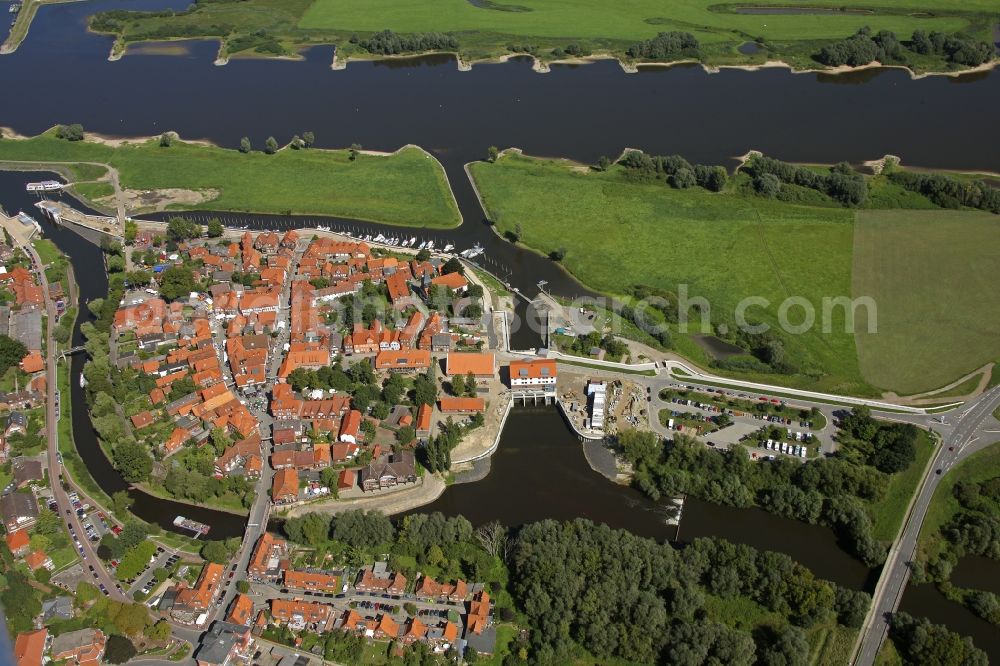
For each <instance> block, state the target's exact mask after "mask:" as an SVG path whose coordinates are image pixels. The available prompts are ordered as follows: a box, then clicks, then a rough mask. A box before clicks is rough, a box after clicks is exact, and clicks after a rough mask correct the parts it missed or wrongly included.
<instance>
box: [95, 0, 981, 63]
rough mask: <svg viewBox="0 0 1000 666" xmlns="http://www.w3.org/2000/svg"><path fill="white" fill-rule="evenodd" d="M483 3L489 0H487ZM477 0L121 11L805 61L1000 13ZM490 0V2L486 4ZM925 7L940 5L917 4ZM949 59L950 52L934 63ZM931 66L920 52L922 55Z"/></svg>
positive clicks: (971, 26) (175, 22)
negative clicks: (641, 45) (868, 36)
mask: <svg viewBox="0 0 1000 666" xmlns="http://www.w3.org/2000/svg"><path fill="white" fill-rule="evenodd" d="M476 4H479V5H480V6H476ZM476 4H473V3H472V2H470V1H469V0H439V1H438V2H433V3H428V2H423V1H421V0H244V1H243V2H212V3H201V4H200V5H199V6H198V8H197V9H196V10H195V11H193V12H187V13H184V12H180V13H178V14H176V15H173V16H148V17H144V18H135V17H133V18H130V19H129V20H127V21H120V22H118V24H117V26H116V27H115V28H114V30H116V31H117V32H118V33H119V35H120V36H121V37H122V38H123V39H122V41H123V42H126V43H127V42H135V41H142V40H153V39H164V38H170V37H179V38H184V37H217V38H219V39H221V40H223V42H224V44H223V49H222V51H223V53H224V54H227V53H230V52H252V53H255V54H258V55H282V54H283V55H288V54H291V53H294V52H295V49H296V47H298V46H302V45H309V44H316V43H337V44H338V47H339V48H338V55H339V56H341V57H342V56H345V55H346V56H351V55H354V54H358V53H359V52H360V53H362V54H363V55H364V54H365V52H363V51H361V50H360V49H359V48H358V47H356V46H354V45H353V44H351V43H349V41H348V38H349V37H350V36H352V35H353V34H355V33H356V34H359V35H361V36H362V37H363V36H365V35H368V34H371V33H374V32H377V31H379V30H383V29H385V28H389V29H391V30H394V31H396V32H398V33H417V32H449V33H453V34H455V35H456V37H457V38H458V41H459V52H460V53H461V54H462V56H463V57H466V58H468V59H477V58H488V57H491V56H496V55H501V54H504V53H509V50H508V46H509V45H511V44H521V45H530V46H532V47H534V49H535V53H536V54H537V55H539V56H540V57H543V58H548V59H551V58H552V57H553V56H552V55H551V53H550V52H551V51H552V49H554V48H564V47H566V46H567V45H569V44H571V43H574V44H577V45H582V46H583V47H584V48H586V49H588V50H593V51H597V52H604V53H613V54H616V55H619V56H623V55H624V52H625V50H626V49H627V48H628V47H629V46H630V45H632V44H634V43H635V42H637V41H640V40H643V39H648V38H650V37H653V36H655V35H656V34H657V33H658V32H664V31H671V30H683V31H688V32H691V33H692V34H694V35H695V36H696V37H697V38H698V40H699V42H700V43H701V45H702V48H701V52H702V57H703V59H705V60H706V61H708V62H712V63H728V62H763V60H764V59H765V58H767V57H769V55H770V56H771V57H780V58H783V59H785V60H787V61H789V62H791V63H793V64H795V65H797V66H815V64H816V63H815V62H813V61H812V60H811V55H812V54H813V53H815V52H816V51H817V50H818V48H819V46H820V45H821V44H823V43H827V42H830V41H833V40H838V39H843V38H845V37H847V36H848V35H851V34H853V33H854V32H856V31H857V30H858V29H859V28H861V27H862V26H866V25H867V26H870V27H871V28H872V29H873V30H876V31H877V30H880V29H887V30H893V31H895V32H897V33H898V34H899V35H900V37H901V38H904V37H905V38H909V36H910V34H912V32H913V31H914V30H916V29H923V30H926V31H932V30H941V31H945V32H955V31H960V30H965V31H969V32H972V33H975V34H977V35H978V36H980V37H981V38H982V39H987V38H988V34H989V30H990V27H989V25H990V22H991V19H990V16H995V15H997V14H998V11H997V7H996V5H995V3H993V2H990V0H972V1H971V2H969V3H961V4H959V3H958V2H955V1H954V0H909V1H908V2H907V3H906V6H905V7H900V6H899V3H898V2H895V1H894V0H873V1H871V2H865V3H863V6H864V7H865V9H866V11H865V12H854V13H850V12H841V11H833V12H831V11H826V12H824V11H817V12H815V13H812V14H803V13H797V14H786V15H775V14H768V15H751V14H745V13H737V12H735V11H733V7H736V6H737V5H736V4H735V3H733V4H725V3H718V2H715V1H714V0H675V1H674V2H671V3H663V2H662V0H631V1H630V2H627V3H624V2H606V1H605V0H558V1H553V0H510V1H509V2H507V1H505V2H491V3H476ZM755 4H759V5H761V6H773V5H782V4H787V5H788V6H791V7H795V6H800V5H801V4H802V3H801V2H798V3H796V2H792V0H786V1H785V2H766V3H764V2H761V3H753V2H749V3H739V5H738V6H741V7H745V6H754V5H755ZM482 5H485V6H482ZM808 6H810V7H819V8H827V9H830V8H833V9H840V8H841V7H843V3H838V2H836V0H822V1H821V2H810V3H808ZM919 12H924V13H927V14H933V16H924V17H920V16H915V15H914V14H916V13H919ZM756 39H760V40H764V41H766V43H767V47H768V50H769V51H770V54H769V53H768V52H767V51H765V52H762V53H759V54H757V55H755V56H745V55H741V54H739V53H738V51H737V50H736V47H737V46H738V45H739V44H741V43H742V42H745V41H748V40H756ZM927 64H928V65H929V66H934V67H937V66H940V65H941V63H933V64H931V63H927ZM917 66H920V63H917Z"/></svg>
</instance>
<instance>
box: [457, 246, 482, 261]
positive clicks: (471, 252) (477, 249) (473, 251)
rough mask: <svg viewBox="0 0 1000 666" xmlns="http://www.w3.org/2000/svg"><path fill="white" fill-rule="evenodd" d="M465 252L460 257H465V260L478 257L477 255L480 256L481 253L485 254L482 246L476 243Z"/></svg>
mask: <svg viewBox="0 0 1000 666" xmlns="http://www.w3.org/2000/svg"><path fill="white" fill-rule="evenodd" d="M465 252H467V253H468V254H466V253H465ZM465 252H463V253H462V256H463V257H465V258H466V259H472V258H473V257H478V256H479V255H481V254H482V253H483V252H485V250H484V249H483V246H482V245H480V244H479V243H476V244H475V245H473V246H472V248H470V249H468V250H466V251H465Z"/></svg>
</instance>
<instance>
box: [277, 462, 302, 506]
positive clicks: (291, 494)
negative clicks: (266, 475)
mask: <svg viewBox="0 0 1000 666" xmlns="http://www.w3.org/2000/svg"><path fill="white" fill-rule="evenodd" d="M298 497H299V474H298V472H296V471H295V469H294V468H289V469H281V470H278V471H277V472H275V473H274V482H273V483H272V484H271V500H272V501H273V502H274V503H275V504H282V503H287V502H294V501H295V500H297V499H298Z"/></svg>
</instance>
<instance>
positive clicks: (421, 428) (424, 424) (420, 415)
mask: <svg viewBox="0 0 1000 666" xmlns="http://www.w3.org/2000/svg"><path fill="white" fill-rule="evenodd" d="M432 412H433V410H432V408H431V406H430V405H420V408H419V409H417V425H416V430H417V435H418V436H420V437H426V436H427V435H430V434H431V416H432Z"/></svg>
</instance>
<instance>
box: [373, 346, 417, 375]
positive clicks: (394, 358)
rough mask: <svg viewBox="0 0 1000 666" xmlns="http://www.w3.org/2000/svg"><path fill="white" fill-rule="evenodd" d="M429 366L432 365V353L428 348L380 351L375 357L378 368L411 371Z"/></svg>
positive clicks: (376, 367) (392, 370)
mask: <svg viewBox="0 0 1000 666" xmlns="http://www.w3.org/2000/svg"><path fill="white" fill-rule="evenodd" d="M429 367H431V353H430V351H429V350H427V349H401V350H399V351H380V352H379V353H378V355H377V356H376V357H375V369H376V370H388V371H389V372H409V371H412V370H426V369H427V368H429Z"/></svg>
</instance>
